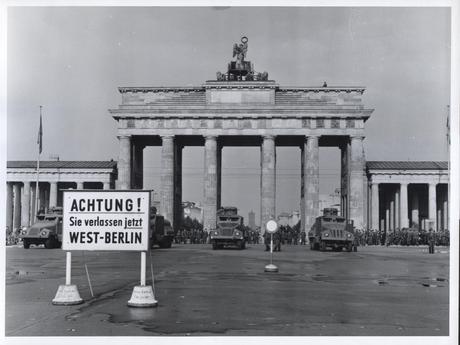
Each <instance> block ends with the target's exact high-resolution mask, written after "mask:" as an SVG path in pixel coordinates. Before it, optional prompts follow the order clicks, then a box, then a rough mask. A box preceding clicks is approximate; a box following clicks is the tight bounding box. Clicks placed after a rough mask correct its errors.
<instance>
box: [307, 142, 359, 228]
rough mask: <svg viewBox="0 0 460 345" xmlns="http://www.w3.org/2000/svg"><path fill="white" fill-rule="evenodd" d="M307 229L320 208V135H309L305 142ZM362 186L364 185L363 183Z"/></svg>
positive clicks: (318, 214) (313, 221) (318, 213)
mask: <svg viewBox="0 0 460 345" xmlns="http://www.w3.org/2000/svg"><path fill="white" fill-rule="evenodd" d="M304 152H305V158H304V159H305V172H304V178H305V183H304V188H305V190H304V195H305V225H306V228H305V231H307V232H308V231H310V229H311V227H312V225H313V224H314V223H315V220H316V217H318V216H320V210H319V137H318V136H309V137H307V140H306V142H305V149H304ZM361 187H362V185H361Z"/></svg>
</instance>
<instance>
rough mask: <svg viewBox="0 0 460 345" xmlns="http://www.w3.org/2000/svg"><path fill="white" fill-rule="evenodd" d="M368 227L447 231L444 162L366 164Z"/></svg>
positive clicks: (384, 229) (370, 162)
mask: <svg viewBox="0 0 460 345" xmlns="http://www.w3.org/2000/svg"><path fill="white" fill-rule="evenodd" d="M366 167H367V175H368V181H369V185H368V195H369V196H368V200H369V202H368V207H367V210H368V213H367V216H368V223H369V228H371V229H375V230H382V231H386V232H388V231H394V230H396V229H402V228H409V227H411V228H420V229H425V230H429V229H430V228H432V229H433V230H436V231H440V230H447V229H448V228H449V206H448V201H449V200H448V195H449V192H448V185H449V171H448V163H447V162H429V161H418V162H417V161H415V162H411V161H392V162H391V161H390V162H385V161H368V162H367V163H366Z"/></svg>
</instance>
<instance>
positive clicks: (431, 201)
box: [428, 183, 437, 230]
mask: <svg viewBox="0 0 460 345" xmlns="http://www.w3.org/2000/svg"><path fill="white" fill-rule="evenodd" d="M428 218H430V220H431V221H434V226H433V230H436V229H437V226H436V223H437V222H436V184H435V183H430V184H429V187H428Z"/></svg>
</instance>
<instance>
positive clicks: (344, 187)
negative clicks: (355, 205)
mask: <svg viewBox="0 0 460 345" xmlns="http://www.w3.org/2000/svg"><path fill="white" fill-rule="evenodd" d="M348 151H349V150H348V144H343V145H342V146H341V147H340V154H341V157H340V162H341V164H340V194H341V198H340V215H341V216H342V217H345V218H348V191H349V190H348V185H349V178H348V177H349V174H348V170H349V169H348V154H349V152H348Z"/></svg>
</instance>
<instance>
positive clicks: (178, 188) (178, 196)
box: [172, 141, 184, 230]
mask: <svg viewBox="0 0 460 345" xmlns="http://www.w3.org/2000/svg"><path fill="white" fill-rule="evenodd" d="M183 148H184V146H183V145H182V144H179V143H178V142H177V141H176V142H175V144H174V150H175V151H174V216H173V218H174V223H173V224H172V226H173V228H174V229H177V230H179V229H180V227H181V222H182V218H183V217H184V210H183V208H182V149H183Z"/></svg>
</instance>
